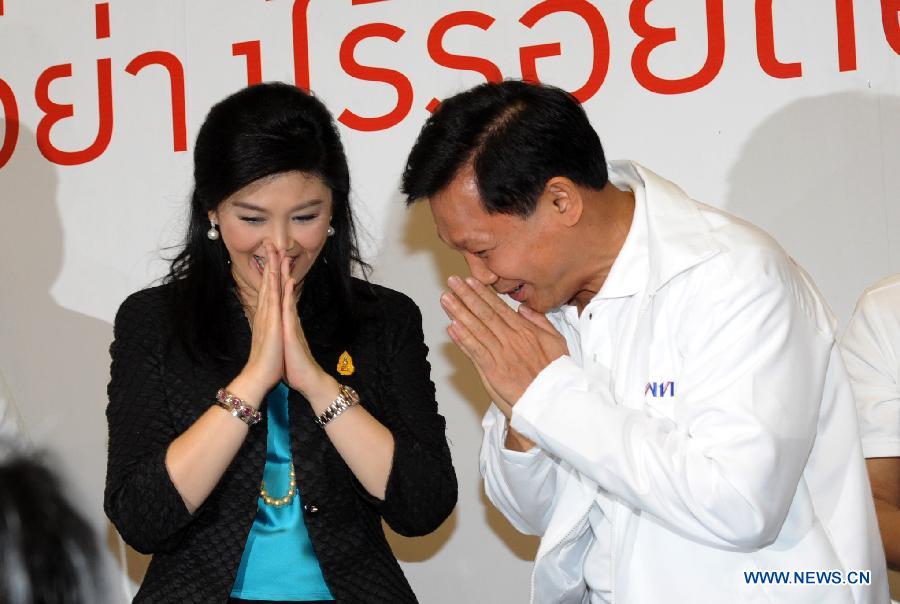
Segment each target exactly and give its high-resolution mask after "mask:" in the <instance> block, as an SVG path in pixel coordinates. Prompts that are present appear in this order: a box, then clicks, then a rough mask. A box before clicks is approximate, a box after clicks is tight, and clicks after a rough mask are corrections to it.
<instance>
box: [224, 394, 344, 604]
mask: <svg viewBox="0 0 900 604" xmlns="http://www.w3.org/2000/svg"><path fill="white" fill-rule="evenodd" d="M287 395H288V389H287V386H285V385H284V384H283V383H280V382H279V384H278V385H277V386H276V387H275V388H274V389H273V390H272V391H271V392H270V393H269V394H268V396H266V401H267V403H268V407H269V409H268V425H269V432H268V443H267V447H266V467H265V469H264V471H263V480H264V481H265V483H266V491H268V492H269V495H270V496H271V497H275V498H278V497H283V496H284V495H286V494H287V492H288V489H289V484H288V483H289V480H290V479H289V473H290V468H291V438H290V432H289V431H288V398H287ZM231 597H233V598H240V599H244V600H273V601H291V600H294V601H301V602H302V601H309V600H333V599H334V597H333V596H332V595H331V592H330V591H329V590H328V586H327V585H326V584H325V578H324V577H323V576H322V569H321V568H320V567H319V560H318V559H317V558H316V553H315V552H314V551H313V548H312V543H311V542H310V540H309V533H307V532H306V524H305V523H304V522H303V506H302V504H301V502H300V493H299V492H298V493H297V494H296V495H295V496H294V499H293V500H292V501H291V503H290V504H288V505H285V506H283V507H280V508H277V507H274V506H270V505H266V504H265V502H264V501H263V499H262V497H260V498H259V500H258V504H257V510H256V520H254V521H253V526H252V527H251V529H250V534H249V535H248V536H247V544H246V545H245V546H244V555H243V556H242V557H241V565H240V566H239V567H238V573H237V577H236V578H235V580H234V587H232V589H231Z"/></svg>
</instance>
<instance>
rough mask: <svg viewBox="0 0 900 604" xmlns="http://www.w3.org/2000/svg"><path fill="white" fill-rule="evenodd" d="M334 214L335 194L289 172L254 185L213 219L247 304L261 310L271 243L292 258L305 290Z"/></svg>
mask: <svg viewBox="0 0 900 604" xmlns="http://www.w3.org/2000/svg"><path fill="white" fill-rule="evenodd" d="M331 210H332V196H331V189H329V188H328V187H327V186H326V185H325V183H324V182H323V181H322V179H321V178H320V177H318V176H315V175H311V174H306V173H303V172H285V173H283V174H276V175H273V176H269V177H266V178H261V179H259V180H256V181H254V182H252V183H250V184H249V185H247V186H246V187H244V188H243V189H240V190H238V191H236V192H235V193H233V194H232V195H231V196H229V197H228V198H226V199H225V200H224V201H222V203H220V204H219V207H218V208H216V210H215V211H212V212H210V213H209V217H210V219H211V220H213V221H215V222H216V223H218V225H219V233H220V234H221V236H222V241H223V242H224V243H225V247H226V248H227V249H228V254H229V255H230V256H231V272H232V275H233V276H234V279H235V281H236V282H237V284H238V288H239V291H240V293H241V296H242V298H243V301H244V303H245V304H250V305H255V304H256V294H257V292H258V291H259V288H260V286H261V284H262V276H263V270H264V269H265V265H266V248H265V244H266V242H267V241H271V242H272V244H273V245H274V246H275V249H277V250H278V251H280V252H281V254H282V255H283V256H287V257H288V258H290V261H291V276H292V277H293V278H294V280H295V281H296V282H297V283H299V284H302V282H303V279H304V278H305V277H306V274H307V273H308V272H309V269H310V267H311V266H312V265H313V262H315V260H316V257H318V255H319V252H321V251H322V248H323V247H324V245H325V241H326V239H327V238H328V227H329V223H330V221H331Z"/></svg>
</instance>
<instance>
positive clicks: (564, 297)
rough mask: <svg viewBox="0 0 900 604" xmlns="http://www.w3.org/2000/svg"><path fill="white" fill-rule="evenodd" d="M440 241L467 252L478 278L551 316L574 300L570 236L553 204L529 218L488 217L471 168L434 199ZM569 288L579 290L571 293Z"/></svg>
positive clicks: (540, 207) (543, 204) (542, 204)
mask: <svg viewBox="0 0 900 604" xmlns="http://www.w3.org/2000/svg"><path fill="white" fill-rule="evenodd" d="M429 204H430V206H431V214H432V216H433V217H434V222H435V225H436V226H437V232H438V236H439V237H440V238H441V240H442V241H443V242H444V243H446V244H447V245H449V246H450V247H452V248H454V249H457V250H459V251H460V252H462V254H463V257H465V260H466V263H467V264H468V265H469V271H470V272H471V274H472V276H473V277H475V278H476V279H478V280H479V281H480V282H481V283H484V284H485V285H488V286H491V287H493V288H494V290H496V291H497V292H499V293H501V294H507V295H509V296H510V297H511V298H512V299H514V300H516V301H518V302H521V303H523V304H526V305H527V306H528V307H529V308H531V309H533V310H535V311H538V312H542V313H544V312H547V311H548V310H551V309H553V308H556V307H557V306H559V305H560V304H563V303H565V302H567V301H568V300H569V299H570V298H571V297H572V296H573V295H574V289H573V288H572V284H570V283H567V281H570V280H571V276H569V278H568V279H567V278H566V277H567V275H566V272H567V268H568V266H569V265H570V264H571V259H569V258H567V257H566V256H567V255H566V254H565V253H564V252H563V250H564V246H563V245H562V244H563V241H564V238H565V236H566V235H568V233H566V232H565V230H564V229H562V228H561V226H560V221H559V220H558V219H557V218H556V217H555V216H554V209H553V208H554V206H553V204H552V202H550V201H546V200H539V202H538V207H537V209H536V210H535V211H534V213H533V214H532V215H531V216H529V217H528V218H525V219H522V218H520V217H518V216H510V215H507V214H488V213H487V212H485V210H484V208H483V206H482V204H481V199H480V196H479V193H478V187H477V185H476V183H475V174H474V172H473V171H472V170H471V168H469V169H464V170H463V171H461V172H460V174H459V175H458V176H456V178H454V179H453V181H451V182H450V184H449V185H448V186H447V187H446V188H444V189H443V190H441V191H440V192H438V193H437V194H436V195H433V196H432V197H431V198H430V199H429ZM568 289H573V291H571V292H568V291H567V290H568Z"/></svg>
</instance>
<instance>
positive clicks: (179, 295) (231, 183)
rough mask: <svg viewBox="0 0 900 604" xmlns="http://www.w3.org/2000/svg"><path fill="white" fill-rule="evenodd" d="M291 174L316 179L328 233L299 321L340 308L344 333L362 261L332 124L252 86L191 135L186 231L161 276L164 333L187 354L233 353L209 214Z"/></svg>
mask: <svg viewBox="0 0 900 604" xmlns="http://www.w3.org/2000/svg"><path fill="white" fill-rule="evenodd" d="M291 171H299V172H303V173H306V174H313V175H316V176H318V177H320V178H321V179H322V180H323V181H324V182H325V184H326V185H327V186H328V187H329V188H330V189H331V193H332V200H333V204H332V218H331V225H332V226H333V227H334V231H335V233H334V235H333V236H331V237H328V239H327V241H326V243H325V247H324V248H323V249H322V252H321V253H320V254H319V257H318V258H317V259H316V261H315V262H314V263H313V265H312V267H311V268H310V270H309V272H308V273H307V275H306V278H305V280H304V284H303V293H302V295H301V300H300V314H301V317H303V316H309V315H311V314H318V311H319V310H323V309H328V311H329V312H336V313H340V316H341V321H340V325H339V327H340V328H341V330H342V332H343V334H344V335H348V334H349V333H350V332H351V331H352V330H353V328H354V320H353V319H354V317H355V313H354V305H353V288H352V281H351V279H352V274H353V267H354V265H356V266H358V267H360V268H361V269H363V270H365V269H367V268H368V266H367V265H366V264H365V263H364V262H363V261H362V260H361V258H360V256H359V249H358V243H357V238H356V231H355V227H354V222H353V213H352V210H351V208H350V199H349V196H350V172H349V168H348V166H347V157H346V155H345V154H344V147H343V145H342V144H341V139H340V134H339V133H338V130H337V126H336V125H335V123H334V120H333V118H332V117H331V114H330V113H329V112H328V109H326V107H325V105H324V104H322V102H321V101H319V100H318V99H316V98H315V97H314V96H312V95H311V94H310V93H308V92H306V91H304V90H301V89H300V88H297V87H295V86H291V85H288V84H283V83H265V84H257V85H254V86H250V87H248V88H244V89H243V90H241V91H239V92H236V93H235V94H233V95H231V96H229V97H227V98H226V99H224V100H223V101H221V102H219V103H218V104H216V105H215V106H213V108H212V109H211V110H210V112H209V114H208V115H207V116H206V120H205V121H204V122H203V125H202V126H201V127H200V132H199V134H198V135H197V142H196V145H195V148H194V191H193V193H192V195H191V209H190V219H189V224H188V230H187V236H186V239H185V242H184V247H183V249H182V250H181V251H180V253H179V254H178V255H177V256H176V257H175V258H174V259H173V260H172V264H171V268H170V270H169V274H168V276H167V278H166V281H167V282H171V283H174V284H175V285H176V295H175V300H174V309H173V322H174V324H173V329H174V334H176V335H177V337H180V338H181V340H182V343H183V344H184V345H185V347H186V348H187V350H188V352H189V353H190V354H191V356H194V357H195V358H198V359H211V360H231V359H233V358H234V349H233V344H234V337H233V336H234V334H233V333H232V332H231V331H232V330H231V329H230V328H229V326H230V320H229V304H228V298H229V296H233V295H234V293H235V287H236V286H235V283H234V280H233V278H232V275H231V266H230V265H229V258H228V251H227V249H226V248H225V245H224V243H223V242H222V240H221V239H218V240H210V239H209V238H208V237H207V236H206V233H207V231H208V230H209V227H210V222H209V217H208V216H209V212H210V211H211V210H215V209H216V208H217V207H218V206H219V204H220V203H222V201H224V200H225V199H226V198H227V197H229V196H230V195H231V194H233V193H234V192H236V191H238V190H239V189H241V188H243V187H245V186H247V185H248V184H250V183H252V182H254V181H256V180H259V179H260V178H265V177H267V176H272V175H275V174H282V173H285V172H291Z"/></svg>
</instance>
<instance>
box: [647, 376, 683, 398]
mask: <svg viewBox="0 0 900 604" xmlns="http://www.w3.org/2000/svg"><path fill="white" fill-rule="evenodd" d="M648 392H649V393H650V396H653V397H656V398H659V397H663V396H666V394H668V395H669V396H675V382H673V381H671V380H669V381H668V382H647V386H646V387H645V388H644V396H647V393H648Z"/></svg>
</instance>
